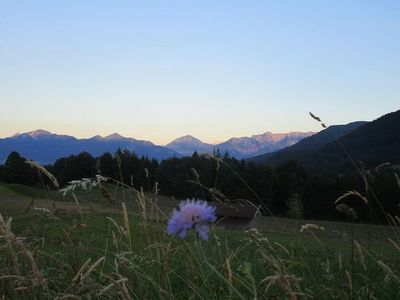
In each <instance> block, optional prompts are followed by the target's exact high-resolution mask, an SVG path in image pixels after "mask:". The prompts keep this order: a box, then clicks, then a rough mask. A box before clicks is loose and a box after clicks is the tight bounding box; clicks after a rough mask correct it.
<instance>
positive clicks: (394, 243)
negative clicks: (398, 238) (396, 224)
mask: <svg viewBox="0 0 400 300" xmlns="http://www.w3.org/2000/svg"><path fill="white" fill-rule="evenodd" d="M388 240H389V242H391V243H392V245H393V246H394V247H395V248H396V249H397V250H398V251H400V245H399V244H397V243H396V242H395V241H393V240H392V239H391V238H388Z"/></svg>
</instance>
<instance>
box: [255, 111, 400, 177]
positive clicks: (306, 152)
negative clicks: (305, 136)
mask: <svg viewBox="0 0 400 300" xmlns="http://www.w3.org/2000/svg"><path fill="white" fill-rule="evenodd" d="M351 124H353V126H354V123H351ZM349 125H350V124H348V125H346V126H349ZM357 125H358V126H357ZM360 125H361V126H360ZM355 127H356V128H354V129H353V130H350V132H348V133H347V134H343V135H342V136H337V135H336V136H337V137H338V141H340V143H341V144H342V145H343V147H344V148H345V149H346V151H347V152H348V153H349V155H350V156H351V157H352V159H353V160H354V161H355V162H358V161H362V162H363V163H364V164H365V165H366V166H367V167H368V168H373V167H375V166H376V165H378V164H380V163H383V162H391V163H398V162H400V131H399V128H400V110H398V111H395V112H392V113H389V114H386V115H384V116H382V117H380V118H378V119H376V120H374V121H372V122H368V123H365V124H357V123H356V125H355ZM328 129H329V128H328ZM328 129H326V130H324V131H325V132H324V131H323V132H321V133H320V135H322V134H324V135H325V134H326V133H327V131H328ZM348 129H350V128H348ZM331 130H332V129H331ZM332 136H333V135H332ZM314 138H318V136H317V135H316V136H315V137H314ZM338 141H337V140H336V139H335V138H333V139H332V140H331V141H329V139H328V142H325V143H322V142H321V144H319V143H318V142H315V141H311V142H310V141H309V140H308V141H307V140H304V141H303V145H298V146H297V147H292V149H290V148H289V149H285V150H284V151H280V152H278V153H275V154H273V155H270V156H269V157H265V159H260V157H258V158H254V160H256V161H258V162H264V163H271V164H277V163H280V162H282V161H285V160H295V161H297V162H299V163H300V164H302V165H304V167H306V168H307V169H308V170H310V171H313V172H318V173H326V174H332V173H338V172H339V173H340V172H347V171H351V170H354V166H353V164H352V162H351V160H350V159H349V157H348V156H347V154H346V153H345V152H344V150H343V148H342V147H341V145H340V143H338ZM293 148H294V150H293ZM296 148H297V149H296Z"/></svg>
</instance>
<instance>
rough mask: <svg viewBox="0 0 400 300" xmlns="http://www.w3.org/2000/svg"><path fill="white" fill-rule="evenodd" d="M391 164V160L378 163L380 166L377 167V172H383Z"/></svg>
mask: <svg viewBox="0 0 400 300" xmlns="http://www.w3.org/2000/svg"><path fill="white" fill-rule="evenodd" d="M390 165H391V163H390V162H384V163H381V164H380V165H378V166H377V167H376V168H375V171H376V172H382V171H383V170H384V169H385V168H386V167H389V166H390Z"/></svg>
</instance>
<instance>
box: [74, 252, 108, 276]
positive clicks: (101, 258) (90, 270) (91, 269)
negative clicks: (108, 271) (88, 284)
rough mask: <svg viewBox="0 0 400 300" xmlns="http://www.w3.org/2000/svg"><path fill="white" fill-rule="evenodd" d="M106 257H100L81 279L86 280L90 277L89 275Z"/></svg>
mask: <svg viewBox="0 0 400 300" xmlns="http://www.w3.org/2000/svg"><path fill="white" fill-rule="evenodd" d="M104 259H105V257H104V256H102V257H100V258H99V259H98V260H97V261H96V262H95V263H94V264H93V265H92V266H91V267H90V268H89V269H88V270H87V271H86V273H85V274H83V275H82V276H81V278H80V279H81V281H83V280H85V279H86V278H88V277H89V275H90V274H91V273H92V272H93V271H94V270H95V269H96V268H97V266H98V265H100V264H101V262H102V261H103V260H104Z"/></svg>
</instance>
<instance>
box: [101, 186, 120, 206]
mask: <svg viewBox="0 0 400 300" xmlns="http://www.w3.org/2000/svg"><path fill="white" fill-rule="evenodd" d="M100 192H101V194H102V195H103V197H104V198H105V199H106V200H107V201H108V202H109V203H110V204H112V205H114V204H115V203H116V202H117V201H116V200H115V199H114V197H113V196H112V195H111V193H110V192H109V191H108V190H107V189H106V188H105V187H104V185H102V184H101V183H100Z"/></svg>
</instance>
